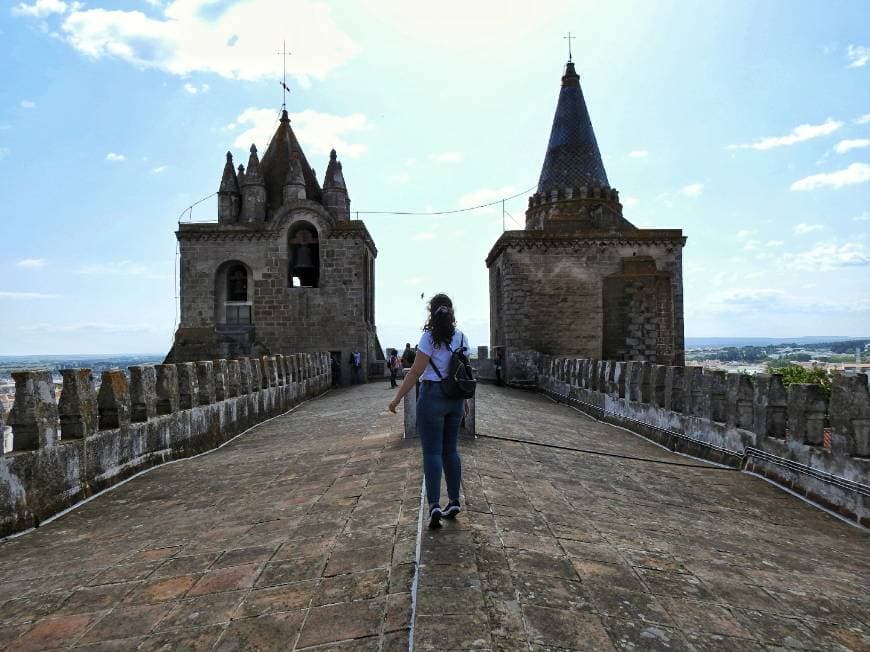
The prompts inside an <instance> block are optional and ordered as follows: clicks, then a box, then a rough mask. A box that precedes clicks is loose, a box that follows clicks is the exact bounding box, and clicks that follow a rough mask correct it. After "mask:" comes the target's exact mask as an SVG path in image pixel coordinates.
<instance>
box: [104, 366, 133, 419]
mask: <svg viewBox="0 0 870 652" xmlns="http://www.w3.org/2000/svg"><path fill="white" fill-rule="evenodd" d="M97 411H98V414H99V419H98V423H99V429H100V430H109V429H111V428H126V427H127V426H129V425H130V385H129V383H128V382H127V375H126V374H125V373H124V372H123V371H121V370H120V369H107V370H105V371H104V372H103V373H102V374H101V376H100V391H99V392H98V393H97Z"/></svg>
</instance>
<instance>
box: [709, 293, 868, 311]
mask: <svg viewBox="0 0 870 652" xmlns="http://www.w3.org/2000/svg"><path fill="white" fill-rule="evenodd" d="M772 310H781V311H790V312H801V313H804V312H806V313H813V314H818V313H822V312H863V311H866V310H870V300H867V299H846V300H839V301H818V300H814V299H810V298H808V297H806V296H803V295H793V294H789V293H788V292H784V291H783V290H778V289H773V288H732V289H729V290H721V291H718V292H711V293H709V294H707V295H706V296H705V299H704V301H703V302H701V303H699V304H697V305H695V306H694V307H693V308H692V312H694V313H697V314H704V313H723V314H729V315H734V314H764V313H768V312H770V311H772Z"/></svg>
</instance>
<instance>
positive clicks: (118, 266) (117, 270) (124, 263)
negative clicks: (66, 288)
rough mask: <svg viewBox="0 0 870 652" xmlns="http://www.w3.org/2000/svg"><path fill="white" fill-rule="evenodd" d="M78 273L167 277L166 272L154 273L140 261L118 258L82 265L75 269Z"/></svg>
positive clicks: (154, 277)
mask: <svg viewBox="0 0 870 652" xmlns="http://www.w3.org/2000/svg"><path fill="white" fill-rule="evenodd" d="M76 273H78V274H85V275H95V274H98V275H101V276H139V277H142V278H151V279H157V278H167V277H168V275H167V274H156V273H154V272H152V271H151V270H150V269H149V268H148V267H147V266H145V265H142V264H141V263H134V262H133V261H130V260H120V261H116V262H108V263H94V264H91V265H82V266H81V267H79V269H78V270H76Z"/></svg>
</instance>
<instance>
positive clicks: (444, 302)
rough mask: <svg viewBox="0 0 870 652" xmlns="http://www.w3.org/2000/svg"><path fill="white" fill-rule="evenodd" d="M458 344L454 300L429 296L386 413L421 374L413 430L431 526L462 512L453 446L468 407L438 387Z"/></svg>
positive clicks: (459, 475) (464, 344)
mask: <svg viewBox="0 0 870 652" xmlns="http://www.w3.org/2000/svg"><path fill="white" fill-rule="evenodd" d="M460 347H462V348H464V349H465V350H466V351H467V350H468V340H466V338H465V335H463V334H462V331H460V330H459V329H458V328H456V318H455V317H454V315H453V302H452V301H451V300H450V297H448V296H447V295H446V294H436V295H435V296H434V297H432V298H431V299H430V300H429V319H428V320H427V321H426V325H425V326H423V335H422V337H420V344H419V346H418V347H417V356H416V358H415V359H414V365H413V366H412V367H411V370H410V371H409V372H408V374H407V375H406V376H405V380H404V382H403V383H402V385H401V387H399V391H397V392H396V397H395V398H394V399H393V400H392V401H391V402H390V406H389V409H390V412H394V413H395V411H396V407H397V406H398V405H399V401H401V400H402V398H403V397H404V396H405V394H407V393H408V392H409V391H411V389H412V388H413V387H414V385H415V384H416V382H417V379H418V378H422V382H421V383H420V394H419V396H418V398H417V432H418V433H419V435H420V443H421V445H422V447H423V475H424V477H425V479H426V497H427V499H428V501H429V527H440V525H441V518H442V517H447V518H454V517H455V516H456V515H457V514H458V513H459V511H460V506H459V485H460V483H461V481H462V463H461V461H460V459H459V450H458V449H457V445H458V443H459V424H460V422H461V421H462V417H463V416H464V415H465V414H466V413H467V412H468V406H467V404H466V402H465V400H464V399H461V398H447V397H446V396H445V395H444V392H443V391H442V388H441V385H440V383H441V379H442V378H443V377H445V376H446V375H447V368H448V365H449V363H450V356H451V354H452V352H453V351H455V350H456V349H458V348H460ZM442 471H443V473H444V477H445V479H446V480H447V494H448V499H449V501H450V502H448V503H447V507H445V508H444V509H441V505H440V500H441V473H442Z"/></svg>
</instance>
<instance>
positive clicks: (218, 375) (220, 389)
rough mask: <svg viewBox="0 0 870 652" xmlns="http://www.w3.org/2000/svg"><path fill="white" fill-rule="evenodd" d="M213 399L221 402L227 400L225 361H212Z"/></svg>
mask: <svg viewBox="0 0 870 652" xmlns="http://www.w3.org/2000/svg"><path fill="white" fill-rule="evenodd" d="M213 362H214V398H215V401H223V400H224V399H227V398H229V395H228V388H227V361H226V360H223V359H220V360H214V361H213Z"/></svg>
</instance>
